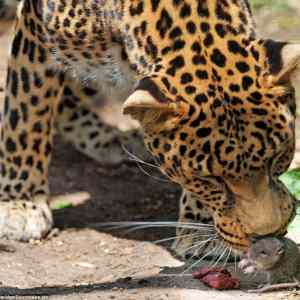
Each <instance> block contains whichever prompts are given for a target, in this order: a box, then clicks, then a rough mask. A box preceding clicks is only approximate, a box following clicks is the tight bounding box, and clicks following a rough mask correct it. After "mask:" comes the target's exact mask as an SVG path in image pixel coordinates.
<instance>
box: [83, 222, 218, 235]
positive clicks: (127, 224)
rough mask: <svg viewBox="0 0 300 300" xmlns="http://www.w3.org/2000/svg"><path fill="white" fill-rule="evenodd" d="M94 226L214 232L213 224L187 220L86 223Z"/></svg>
mask: <svg viewBox="0 0 300 300" xmlns="http://www.w3.org/2000/svg"><path fill="white" fill-rule="evenodd" d="M87 225H88V226H90V227H95V228H108V229H112V230H114V229H126V228H129V229H132V228H133V229H134V230H139V229H148V228H156V227H160V228H162V227H163V228H181V229H194V230H205V232H207V231H211V232H212V233H214V232H215V229H214V226H213V225H211V224H202V223H189V222H174V221H152V222H151V221H145V222H144V221H136V222H135V221H124V222H98V223H89V224H87Z"/></svg>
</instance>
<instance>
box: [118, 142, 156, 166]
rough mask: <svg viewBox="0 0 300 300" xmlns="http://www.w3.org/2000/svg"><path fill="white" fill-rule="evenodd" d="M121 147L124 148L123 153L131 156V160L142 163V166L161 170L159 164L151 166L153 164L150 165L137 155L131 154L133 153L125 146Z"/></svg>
mask: <svg viewBox="0 0 300 300" xmlns="http://www.w3.org/2000/svg"><path fill="white" fill-rule="evenodd" d="M121 147H122V149H123V151H124V152H125V153H126V154H127V155H128V156H129V159H130V160H132V161H135V162H138V163H141V164H143V165H146V166H148V167H152V168H156V169H160V166H159V164H157V165H154V164H151V163H148V162H146V161H144V160H142V159H141V158H139V157H138V156H137V155H135V154H133V153H131V152H130V151H129V150H128V149H127V148H126V147H125V145H124V144H122V145H121Z"/></svg>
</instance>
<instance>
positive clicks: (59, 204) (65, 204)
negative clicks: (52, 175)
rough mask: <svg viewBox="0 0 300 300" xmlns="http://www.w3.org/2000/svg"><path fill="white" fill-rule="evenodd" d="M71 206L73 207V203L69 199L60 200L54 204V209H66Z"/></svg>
mask: <svg viewBox="0 0 300 300" xmlns="http://www.w3.org/2000/svg"><path fill="white" fill-rule="evenodd" d="M70 207H73V204H72V203H71V202H67V201H60V202H57V203H55V204H54V205H53V209H65V208H70Z"/></svg>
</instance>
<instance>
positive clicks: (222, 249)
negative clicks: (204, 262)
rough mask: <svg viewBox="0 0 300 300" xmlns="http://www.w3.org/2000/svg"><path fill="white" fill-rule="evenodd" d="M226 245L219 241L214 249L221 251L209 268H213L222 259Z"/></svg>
mask: <svg viewBox="0 0 300 300" xmlns="http://www.w3.org/2000/svg"><path fill="white" fill-rule="evenodd" d="M227 250H228V249H227V247H226V245H224V244H223V243H220V245H219V247H218V249H217V250H216V253H218V252H219V251H222V252H221V254H220V255H219V257H218V259H217V260H216V261H215V262H213V263H212V264H211V265H210V266H209V268H214V267H216V266H217V265H218V263H219V262H220V261H221V260H222V258H223V257H224V256H225V255H226V252H227Z"/></svg>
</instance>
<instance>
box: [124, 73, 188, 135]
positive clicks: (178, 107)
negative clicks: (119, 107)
mask: <svg viewBox="0 0 300 300" xmlns="http://www.w3.org/2000/svg"><path fill="white" fill-rule="evenodd" d="M185 108H186V105H184V104H183V103H182V102H181V101H173V100H171V99H170V98H168V97H167V96H165V95H164V94H163V93H162V92H161V91H160V90H159V88H158V86H157V85H156V84H155V83H154V82H153V81H152V80H151V79H149V78H145V79H143V80H142V81H140V83H139V85H138V86H137V88H136V90H135V91H134V92H133V93H132V94H131V95H130V96H129V97H128V98H127V100H126V101H125V103H124V104H123V113H124V114H125V115H131V117H132V118H133V119H135V120H137V121H139V122H140V124H141V125H142V127H143V128H144V129H146V130H150V129H152V130H154V129H155V128H158V127H160V128H161V129H162V130H168V129H170V128H174V125H176V123H178V121H179V119H180V118H181V117H182V115H183V114H184V113H185V110H186V109H185Z"/></svg>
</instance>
